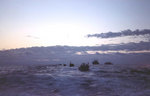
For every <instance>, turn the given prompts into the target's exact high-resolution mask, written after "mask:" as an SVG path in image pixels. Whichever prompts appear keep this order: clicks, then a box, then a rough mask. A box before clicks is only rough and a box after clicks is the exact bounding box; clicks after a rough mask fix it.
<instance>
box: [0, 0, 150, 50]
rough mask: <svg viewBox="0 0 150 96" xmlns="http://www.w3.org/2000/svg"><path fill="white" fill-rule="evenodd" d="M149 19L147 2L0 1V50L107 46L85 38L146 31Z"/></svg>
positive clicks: (149, 22) (98, 40)
mask: <svg viewBox="0 0 150 96" xmlns="http://www.w3.org/2000/svg"><path fill="white" fill-rule="evenodd" d="M149 17H150V0H0V49H11V48H21V47H32V46H55V45H68V46H95V45H97V44H105V43H106V44H107V43H109V41H110V40H100V39H96V38H86V35H87V34H95V33H102V32H108V31H121V30H126V29H131V30H135V29H150V19H149ZM111 42H112V41H111Z"/></svg>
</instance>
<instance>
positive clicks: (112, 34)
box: [87, 29, 150, 38]
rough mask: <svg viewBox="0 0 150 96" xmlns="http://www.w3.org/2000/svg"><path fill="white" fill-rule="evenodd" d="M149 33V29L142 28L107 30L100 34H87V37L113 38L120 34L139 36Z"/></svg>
mask: <svg viewBox="0 0 150 96" xmlns="http://www.w3.org/2000/svg"><path fill="white" fill-rule="evenodd" d="M146 34H147V35H150V29H144V30H138V29H137V30H135V31H131V30H124V31H121V32H107V33H100V34H88V35H87V36H88V37H97V38H115V37H121V36H139V35H146Z"/></svg>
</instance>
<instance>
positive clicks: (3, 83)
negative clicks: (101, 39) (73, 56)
mask: <svg viewBox="0 0 150 96" xmlns="http://www.w3.org/2000/svg"><path fill="white" fill-rule="evenodd" d="M146 72H147V74H146ZM146 72H145V71H139V70H135V69H134V70H131V69H128V70H127V69H119V68H116V67H114V66H101V65H95V66H94V65H91V66H90V71H88V72H80V71H79V70H78V67H77V66H75V67H68V66H60V65H59V66H50V65H44V66H32V67H25V66H21V67H20V66H13V67H1V68H0V96H150V74H149V73H148V72H149V71H146Z"/></svg>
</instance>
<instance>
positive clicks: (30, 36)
mask: <svg viewBox="0 0 150 96" xmlns="http://www.w3.org/2000/svg"><path fill="white" fill-rule="evenodd" d="M26 37H28V38H33V39H40V38H39V37H36V36H32V35H27V36H26Z"/></svg>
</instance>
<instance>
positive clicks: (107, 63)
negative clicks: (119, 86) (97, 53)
mask: <svg viewBox="0 0 150 96" xmlns="http://www.w3.org/2000/svg"><path fill="white" fill-rule="evenodd" d="M104 64H105V65H113V63H111V62H105V63H104Z"/></svg>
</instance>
